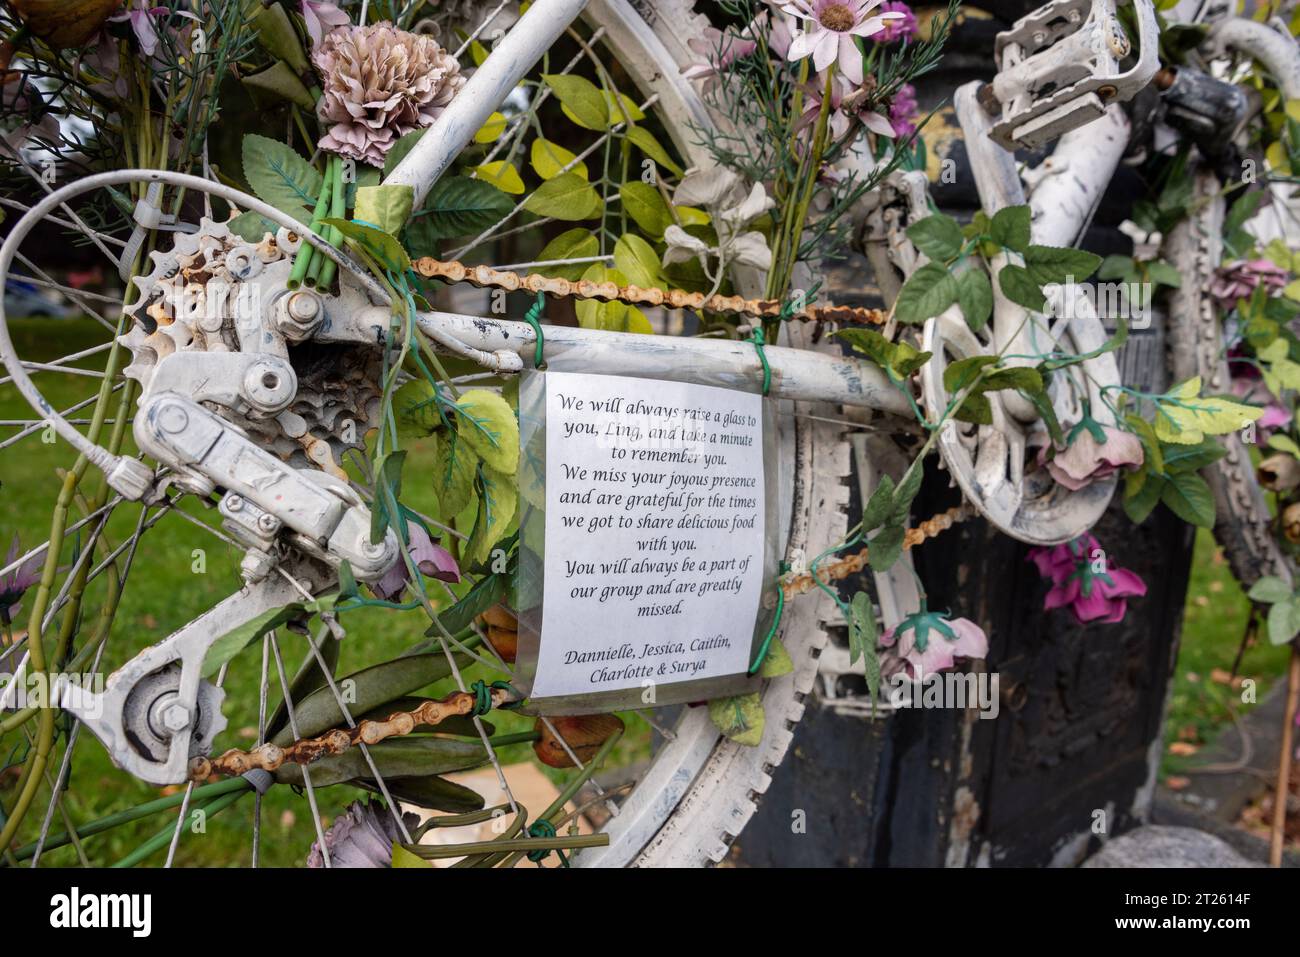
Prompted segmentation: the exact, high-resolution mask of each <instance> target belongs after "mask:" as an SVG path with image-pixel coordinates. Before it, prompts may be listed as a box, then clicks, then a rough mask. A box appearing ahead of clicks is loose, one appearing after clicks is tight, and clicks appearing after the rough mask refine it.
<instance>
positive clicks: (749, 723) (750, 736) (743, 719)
mask: <svg viewBox="0 0 1300 957" xmlns="http://www.w3.org/2000/svg"><path fill="white" fill-rule="evenodd" d="M709 718H710V720H712V721H713V725H714V727H716V728H717V729H718V730H719V731H721V732H722V734H723V736H724V737H726V738H727V739H728V740H731V741H735V742H736V743H737V744H744V745H749V746H751V747H755V746H757V745H758V744H759V742H761V741H762V740H763V725H764V718H763V701H762V699H761V698H760V697H759V695H758V692H757V691H754V692H750V693H749V694H743V695H736V696H734V697H731V698H715V699H714V700H712V701H710V702H709Z"/></svg>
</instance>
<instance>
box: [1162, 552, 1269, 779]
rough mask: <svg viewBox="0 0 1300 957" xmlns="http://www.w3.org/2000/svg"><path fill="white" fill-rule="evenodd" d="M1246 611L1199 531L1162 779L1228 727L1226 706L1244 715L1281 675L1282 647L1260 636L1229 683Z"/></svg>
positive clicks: (1241, 596) (1233, 583)
mask: <svg viewBox="0 0 1300 957" xmlns="http://www.w3.org/2000/svg"><path fill="white" fill-rule="evenodd" d="M1249 613H1250V602H1249V601H1248V600H1247V598H1246V596H1245V594H1244V593H1243V592H1242V590H1241V587H1240V586H1239V585H1238V584H1237V582H1236V579H1234V578H1233V577H1232V572H1231V571H1230V569H1229V568H1228V563H1227V562H1226V561H1225V560H1224V558H1223V556H1222V554H1221V553H1220V552H1219V550H1218V547H1217V546H1216V544H1215V541H1214V536H1213V535H1212V534H1211V533H1210V532H1209V531H1207V530H1205V529H1201V530H1199V531H1198V532H1197V535H1196V553H1195V556H1194V558H1193V562H1192V576H1191V582H1190V583H1189V585H1188V589H1187V605H1186V610H1185V612H1184V616H1183V636H1182V648H1181V649H1180V651H1179V654H1178V667H1177V669H1176V672H1175V675H1174V685H1173V691H1172V693H1171V694H1170V699H1169V713H1168V720H1167V721H1166V723H1165V744H1166V752H1165V760H1164V765H1163V768H1162V772H1163V773H1164V774H1165V775H1167V776H1168V775H1175V776H1176V775H1178V774H1179V773H1180V772H1181V771H1183V770H1184V769H1186V768H1187V767H1189V766H1191V765H1194V764H1195V763H1196V762H1197V758H1196V756H1195V754H1194V753H1185V754H1179V753H1177V752H1179V751H1184V752H1191V751H1192V749H1193V748H1199V747H1200V746H1201V745H1203V744H1206V743H1208V742H1210V741H1212V740H1213V739H1214V737H1215V736H1216V735H1217V734H1218V733H1219V731H1220V730H1222V729H1223V728H1225V727H1227V726H1228V725H1230V724H1231V723H1232V717H1231V714H1230V712H1229V710H1228V709H1229V708H1230V707H1231V708H1235V709H1236V710H1237V712H1238V713H1239V714H1243V715H1244V714H1245V713H1246V712H1247V711H1249V710H1250V709H1251V708H1252V707H1254V702H1257V701H1261V700H1263V697H1264V694H1265V692H1267V691H1268V690H1269V688H1271V687H1272V686H1273V683H1274V682H1275V681H1276V680H1278V679H1279V678H1281V677H1282V676H1283V675H1284V674H1285V672H1286V663H1287V658H1288V649H1287V647H1286V646H1285V645H1283V646H1277V645H1272V644H1270V643H1269V641H1268V638H1267V635H1265V634H1260V635H1259V636H1258V638H1256V639H1255V640H1254V642H1253V643H1252V645H1251V647H1250V648H1248V649H1247V650H1246V653H1245V654H1244V655H1243V656H1242V659H1241V665H1240V667H1239V668H1238V670H1237V674H1238V680H1236V681H1230V680H1229V675H1230V674H1231V672H1232V664H1233V661H1234V660H1235V659H1236V656H1237V649H1238V647H1239V646H1240V644H1241V638H1242V634H1243V633H1244V631H1245V628H1246V621H1247V617H1248V615H1249ZM1244 681H1254V682H1255V689H1254V697H1253V699H1252V700H1251V701H1250V702H1243V701H1242V696H1243V694H1246V693H1247V691H1248V686H1247V685H1245V684H1244ZM1170 747H1172V748H1173V752H1172V753H1171V752H1170V750H1169V748H1170Z"/></svg>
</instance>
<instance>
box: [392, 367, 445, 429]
mask: <svg viewBox="0 0 1300 957" xmlns="http://www.w3.org/2000/svg"><path fill="white" fill-rule="evenodd" d="M393 412H394V413H395V415H396V418H397V434H398V435H399V436H401V437H402V438H424V437H426V436H428V435H429V434H430V433H432V432H433V430H434V429H436V428H438V427H439V426H441V425H442V417H441V416H440V415H439V414H438V395H437V392H436V391H435V390H434V387H433V386H432V385H431V384H430V383H429V382H428V381H427V380H425V379H421V378H417V379H412V380H411V381H410V382H408V383H406V384H405V385H404V386H402V387H401V388H399V389H398V390H397V391H396V392H394V393H393Z"/></svg>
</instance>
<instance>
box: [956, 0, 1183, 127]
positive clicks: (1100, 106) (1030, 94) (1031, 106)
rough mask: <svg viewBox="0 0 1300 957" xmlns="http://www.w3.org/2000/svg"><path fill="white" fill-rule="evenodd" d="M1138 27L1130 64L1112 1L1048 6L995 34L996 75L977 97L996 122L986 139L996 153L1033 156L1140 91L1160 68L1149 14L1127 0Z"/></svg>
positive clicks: (1145, 3) (1144, 4)
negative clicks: (1032, 151) (1029, 153)
mask: <svg viewBox="0 0 1300 957" xmlns="http://www.w3.org/2000/svg"><path fill="white" fill-rule="evenodd" d="M1131 3H1132V6H1133V10H1134V14H1135V19H1136V21H1137V25H1138V40H1137V47H1138V58H1137V62H1136V63H1134V64H1133V66H1132V67H1131V68H1129V69H1127V70H1125V69H1123V68H1122V67H1123V63H1124V61H1125V60H1127V59H1128V58H1129V57H1130V55H1131V54H1132V53H1133V52H1134V50H1133V44H1132V42H1131V41H1130V40H1129V37H1128V34H1127V33H1126V32H1125V29H1124V26H1123V24H1122V23H1121V21H1120V17H1119V11H1118V8H1117V6H1116V0H1053V2H1052V3H1048V4H1045V5H1044V6H1042V7H1039V8H1038V9H1037V10H1035V11H1034V12H1032V13H1029V14H1027V15H1025V16H1023V17H1021V18H1020V19H1019V20H1017V21H1016V22H1015V24H1014V25H1013V26H1012V27H1011V29H1010V30H1007V31H1005V32H1003V33H999V34H998V36H997V40H996V43H995V48H994V58H995V60H996V62H997V67H998V73H997V75H996V76H995V77H994V78H993V80H992V81H991V82H990V83H988V84H986V85H985V87H984V88H983V89H982V90H981V103H982V105H983V106H984V107H985V109H986V110H988V112H989V113H990V114H991V115H993V116H1000V117H1001V119H1000V120H999V121H998V122H997V123H996V124H995V125H994V126H993V129H992V131H991V132H990V134H989V135H990V136H992V137H993V139H994V140H995V141H996V142H997V143H998V144H999V145H1000V146H1002V147H1003V148H1004V149H1007V150H1015V149H1020V148H1023V149H1037V148H1038V147H1040V146H1043V145H1044V144H1046V143H1049V142H1051V141H1052V140H1054V139H1056V138H1057V137H1059V136H1061V135H1063V134H1065V133H1068V132H1070V131H1071V130H1075V129H1078V128H1079V127H1081V126H1084V125H1086V124H1088V123H1091V122H1092V121H1093V120H1096V119H1098V118H1100V117H1101V115H1102V114H1103V113H1104V112H1105V111H1106V107H1107V106H1108V105H1109V104H1111V103H1116V102H1124V101H1126V100H1128V99H1130V98H1131V97H1132V96H1133V95H1134V94H1136V93H1137V92H1138V91H1139V90H1140V89H1142V88H1143V87H1144V86H1146V85H1147V84H1148V83H1149V82H1150V81H1151V78H1152V76H1154V75H1155V72H1156V69H1157V68H1158V67H1159V65H1160V61H1159V55H1158V48H1157V43H1156V36H1157V26H1156V19H1155V8H1154V7H1153V6H1152V4H1151V0H1131Z"/></svg>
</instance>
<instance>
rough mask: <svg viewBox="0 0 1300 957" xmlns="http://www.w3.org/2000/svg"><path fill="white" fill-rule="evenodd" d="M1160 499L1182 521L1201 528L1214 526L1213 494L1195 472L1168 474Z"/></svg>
mask: <svg viewBox="0 0 1300 957" xmlns="http://www.w3.org/2000/svg"><path fill="white" fill-rule="evenodd" d="M1160 501H1162V502H1164V503H1165V505H1167V506H1169V509H1170V511H1172V512H1173V513H1174V514H1175V515H1177V516H1178V517H1179V518H1181V519H1182V520H1183V521H1184V522H1188V523H1190V524H1192V525H1198V526H1200V527H1201V528H1213V527H1214V494H1213V493H1212V492H1211V491H1210V487H1209V486H1208V485H1206V484H1205V479H1203V478H1201V477H1200V476H1199V475H1197V474H1196V473H1195V472H1180V473H1179V474H1177V475H1171V476H1169V481H1168V482H1167V483H1166V485H1165V486H1164V489H1163V490H1162V491H1161V494H1160Z"/></svg>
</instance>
